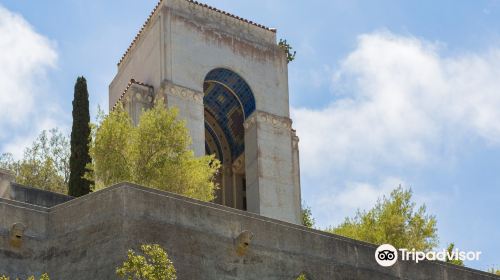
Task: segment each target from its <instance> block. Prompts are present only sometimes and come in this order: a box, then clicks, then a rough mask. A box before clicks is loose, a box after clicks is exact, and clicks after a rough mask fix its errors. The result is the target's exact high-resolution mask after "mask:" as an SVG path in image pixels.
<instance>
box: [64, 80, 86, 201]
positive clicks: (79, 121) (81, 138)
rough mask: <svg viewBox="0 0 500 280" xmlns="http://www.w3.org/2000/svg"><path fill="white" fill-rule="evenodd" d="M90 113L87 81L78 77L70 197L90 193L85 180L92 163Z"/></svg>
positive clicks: (72, 132) (72, 141) (74, 102)
mask: <svg viewBox="0 0 500 280" xmlns="http://www.w3.org/2000/svg"><path fill="white" fill-rule="evenodd" d="M89 142H90V113H89V93H88V91H87V81H86V80H85V78H84V77H78V79H77V81H76V84H75V94H74V98H73V127H72V129H71V157H70V170H71V174H70V179H69V195H71V196H75V197H79V196H82V195H85V194H88V193H89V192H90V184H91V182H90V181H89V180H88V179H87V178H85V177H84V176H85V174H86V173H87V170H86V167H87V165H88V164H89V163H90V162H91V158H90V153H89Z"/></svg>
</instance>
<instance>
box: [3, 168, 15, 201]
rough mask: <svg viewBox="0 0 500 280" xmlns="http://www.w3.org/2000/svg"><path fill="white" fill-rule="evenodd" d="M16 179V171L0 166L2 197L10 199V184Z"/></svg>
mask: <svg viewBox="0 0 500 280" xmlns="http://www.w3.org/2000/svg"><path fill="white" fill-rule="evenodd" d="M15 181H16V177H15V175H14V173H12V172H11V171H9V170H6V169H2V168H0V197H1V198H7V199H10V184H11V183H14V182H15Z"/></svg>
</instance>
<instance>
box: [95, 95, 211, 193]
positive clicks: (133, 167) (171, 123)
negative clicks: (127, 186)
mask: <svg viewBox="0 0 500 280" xmlns="http://www.w3.org/2000/svg"><path fill="white" fill-rule="evenodd" d="M190 144H191V138H190V136H189V133H188V131H187V129H186V127H185V124H184V122H182V121H179V120H177V111H176V110H170V109H165V105H164V103H163V101H162V100H159V101H158V102H157V103H156V104H155V106H154V108H153V109H151V110H147V111H145V112H143V114H142V115H141V118H140V120H139V124H138V125H137V127H134V126H133V125H132V123H131V120H130V118H129V116H128V114H127V113H126V112H125V111H124V110H123V109H122V108H117V109H115V110H114V111H113V112H111V113H110V114H109V115H108V116H106V117H104V118H103V120H102V122H101V123H100V125H98V126H96V132H95V139H94V141H93V143H92V147H91V154H92V158H93V167H92V170H93V176H94V178H95V182H96V187H97V188H98V189H99V188H103V187H106V186H109V185H111V184H115V183H119V182H124V181H128V182H132V183H136V184H140V185H145V186H150V187H153V188H157V189H162V190H166V191H171V192H175V193H178V194H181V195H185V196H188V197H192V198H196V199H200V200H204V201H211V200H213V199H214V192H215V190H216V187H217V186H216V185H215V183H214V182H213V178H214V176H215V175H216V173H217V171H218V170H219V168H220V163H219V161H218V160H216V159H215V157H214V156H213V155H212V156H203V157H199V158H196V157H195V156H194V153H193V151H191V150H190V148H189V146H190Z"/></svg>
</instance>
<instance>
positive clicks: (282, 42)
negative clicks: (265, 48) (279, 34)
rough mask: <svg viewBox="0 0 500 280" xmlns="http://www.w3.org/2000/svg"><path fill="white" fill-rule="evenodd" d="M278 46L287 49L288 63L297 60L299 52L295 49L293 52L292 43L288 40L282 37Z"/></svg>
mask: <svg viewBox="0 0 500 280" xmlns="http://www.w3.org/2000/svg"><path fill="white" fill-rule="evenodd" d="M278 46H279V47H280V48H281V49H282V50H283V51H285V53H286V60H287V62H288V63H290V62H292V61H294V60H295V55H296V54H297V52H296V51H293V52H292V49H293V48H292V46H290V44H288V42H287V41H286V40H284V39H280V41H279V43H278Z"/></svg>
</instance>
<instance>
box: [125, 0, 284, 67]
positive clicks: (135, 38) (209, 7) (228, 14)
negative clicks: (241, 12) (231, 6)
mask: <svg viewBox="0 0 500 280" xmlns="http://www.w3.org/2000/svg"><path fill="white" fill-rule="evenodd" d="M185 1H187V2H189V3H192V4H195V5H198V6H201V7H204V8H207V9H209V10H212V11H215V12H218V13H221V14H224V15H226V16H229V17H232V18H235V19H237V20H240V21H243V22H246V23H248V24H251V25H254V26H257V27H260V28H262V29H265V30H267V31H271V32H274V33H276V29H274V28H269V27H266V26H264V25H262V24H258V23H256V22H253V21H251V20H247V19H244V18H242V17H239V16H236V15H234V14H231V13H228V12H226V11H223V10H219V9H217V8H215V7H212V6H209V5H207V4H203V3H200V2H197V1H193V0H185ZM162 2H163V0H159V1H158V3H157V4H156V6H155V8H154V9H153V11H152V12H151V13H150V14H149V16H148V19H147V20H146V22H144V24H143V25H142V27H141V29H140V30H139V32H138V33H137V34H136V35H135V37H134V39H133V40H132V43H130V45H129V47H128V48H127V50H126V51H125V53H124V54H123V55H122V57H121V58H120V61H119V62H118V64H117V65H118V66H120V65H121V64H122V62H123V61H124V60H125V58H126V57H127V55H128V54H129V53H130V51H131V49H132V48H133V47H134V45H135V43H136V42H137V40H139V38H140V36H141V34H142V32H143V31H144V29H145V28H146V26H148V24H149V23H150V22H151V19H152V18H153V15H154V14H155V13H156V11H157V10H158V8H159V7H160V6H161V4H162Z"/></svg>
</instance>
